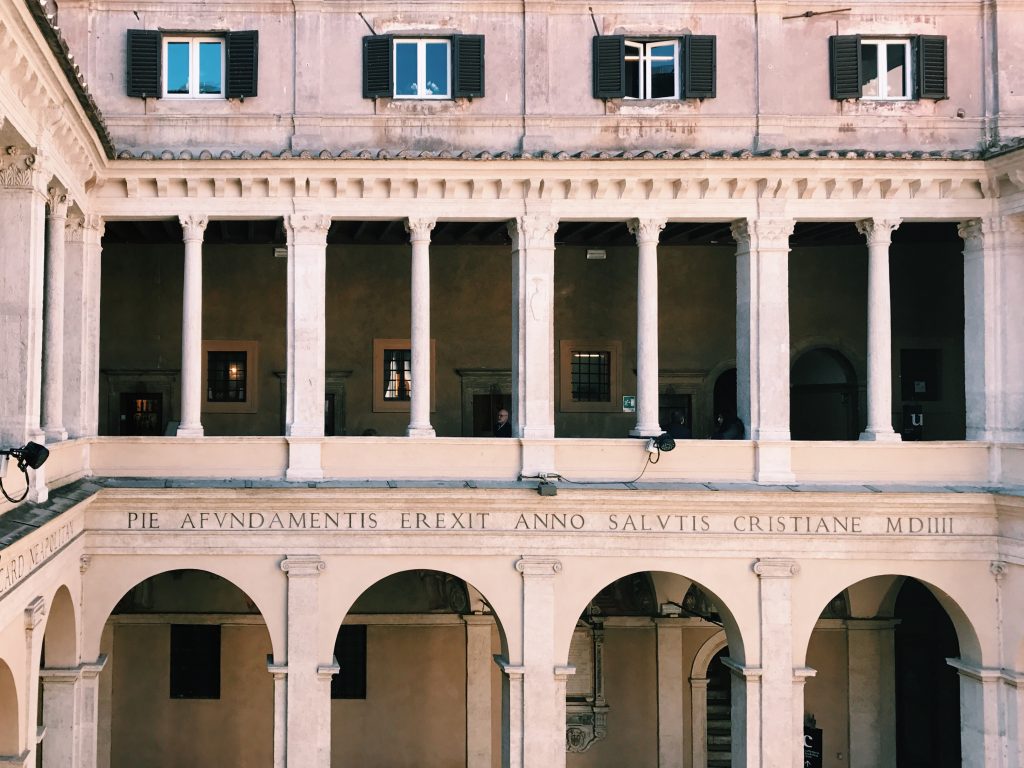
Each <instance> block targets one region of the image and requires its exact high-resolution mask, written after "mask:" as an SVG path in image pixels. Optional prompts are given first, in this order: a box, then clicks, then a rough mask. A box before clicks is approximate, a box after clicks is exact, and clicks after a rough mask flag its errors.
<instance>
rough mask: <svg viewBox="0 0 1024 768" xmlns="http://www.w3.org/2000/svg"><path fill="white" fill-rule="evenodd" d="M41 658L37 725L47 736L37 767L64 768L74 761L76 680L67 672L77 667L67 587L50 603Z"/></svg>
mask: <svg viewBox="0 0 1024 768" xmlns="http://www.w3.org/2000/svg"><path fill="white" fill-rule="evenodd" d="M48 614H49V615H48V616H47V620H46V630H45V632H44V633H43V647H42V650H41V652H40V659H39V667H40V670H39V699H38V702H39V703H38V711H37V716H38V718H39V719H38V724H39V726H40V727H41V728H45V731H43V732H44V733H45V734H46V735H45V737H44V739H43V740H42V741H40V742H39V746H38V747H37V748H36V765H39V766H42V768H63V767H64V766H67V765H71V764H72V763H73V761H74V759H75V754H74V752H75V738H74V725H75V724H74V716H73V713H74V711H75V706H76V705H75V698H76V690H75V680H74V677H72V676H70V675H69V674H68V670H69V669H72V668H74V667H75V666H77V664H78V643H77V640H78V631H77V628H76V627H77V622H76V620H75V607H74V604H73V603H72V600H71V593H70V592H69V591H68V588H67V587H63V586H62V587H61V588H60V589H58V590H57V592H56V594H55V595H54V597H53V601H52V602H51V603H50V609H49V611H48Z"/></svg>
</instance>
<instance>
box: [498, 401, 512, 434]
mask: <svg viewBox="0 0 1024 768" xmlns="http://www.w3.org/2000/svg"><path fill="white" fill-rule="evenodd" d="M494 436H495V437H512V422H510V421H509V420H508V411H506V410H505V409H504V408H502V409H501V410H500V411H498V420H497V421H496V422H494Z"/></svg>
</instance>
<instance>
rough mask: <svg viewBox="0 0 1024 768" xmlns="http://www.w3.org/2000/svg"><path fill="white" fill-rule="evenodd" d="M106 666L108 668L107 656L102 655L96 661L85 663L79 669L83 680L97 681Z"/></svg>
mask: <svg viewBox="0 0 1024 768" xmlns="http://www.w3.org/2000/svg"><path fill="white" fill-rule="evenodd" d="M105 666H107V654H105V653H101V654H100V655H99V656H97V657H96V661H83V662H82V663H81V665H79V668H80V669H81V670H82V678H83V679H87V680H95V679H96V678H97V677H99V676H100V672H102V671H103V668H104V667H105Z"/></svg>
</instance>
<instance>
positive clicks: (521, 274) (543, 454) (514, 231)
mask: <svg viewBox="0 0 1024 768" xmlns="http://www.w3.org/2000/svg"><path fill="white" fill-rule="evenodd" d="M557 229H558V219H556V218H554V217H553V216H551V215H550V213H549V212H548V211H542V212H529V213H526V214H524V215H523V216H520V217H519V218H517V219H515V220H514V221H510V222H509V225H508V232H509V235H510V236H511V237H512V252H513V254H515V260H514V264H513V267H512V269H513V274H512V413H511V418H512V429H513V433H514V435H515V436H516V437H521V438H524V440H525V441H536V442H524V444H523V468H522V473H523V474H524V475H527V476H535V475H538V474H546V473H553V472H554V471H555V452H554V444H553V443H551V442H550V441H551V440H553V439H554V437H555V371H554V364H555V309H554V295H555V231H556V230H557Z"/></svg>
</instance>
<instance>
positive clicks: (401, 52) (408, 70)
mask: <svg viewBox="0 0 1024 768" xmlns="http://www.w3.org/2000/svg"><path fill="white" fill-rule="evenodd" d="M395 95H396V96H418V95H419V91H418V90H417V88H416V44H415V43H395Z"/></svg>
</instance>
